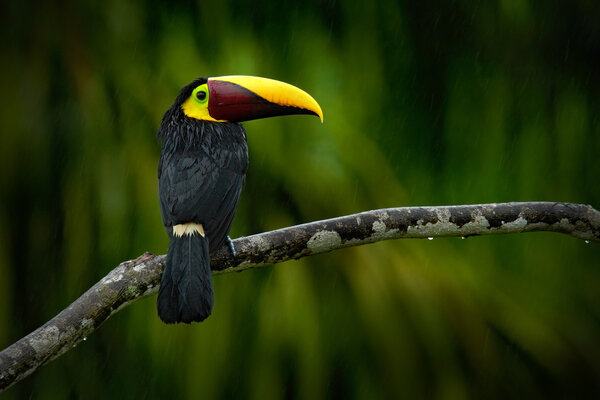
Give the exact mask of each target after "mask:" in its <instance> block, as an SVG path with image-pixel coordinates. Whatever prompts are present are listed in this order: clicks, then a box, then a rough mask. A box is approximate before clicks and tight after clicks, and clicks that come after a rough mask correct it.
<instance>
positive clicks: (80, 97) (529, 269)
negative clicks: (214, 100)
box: [0, 0, 600, 399]
mask: <svg viewBox="0 0 600 400" xmlns="http://www.w3.org/2000/svg"><path fill="white" fill-rule="evenodd" d="M599 4H600V3H598V2H597V1H594V0H590V1H585V0H575V1H566V0H565V1H544V0H498V1H485V2H480V1H467V0H456V1H441V0H436V1H434V0H428V1H422V2H418V1H378V2H373V1H364V2H352V1H350V2H341V1H335V0H310V1H309V0H306V1H303V2H291V1H285V0H284V1H279V2H270V3H268V4H265V3H264V2H256V1H248V0H245V1H223V0H220V1H198V2H194V1H187V2H183V3H179V4H178V5H173V4H170V3H163V2H158V1H120V0H107V1H84V2H78V1H74V0H73V1H63V2H56V1H36V2H34V1H32V0H29V1H19V2H17V1H12V2H3V3H2V5H1V6H0V7H1V8H0V15H1V17H0V18H1V21H0V22H1V24H0V33H1V35H0V40H1V42H2V56H1V58H0V82H1V87H2V89H3V93H4V95H3V96H2V100H1V103H0V105H1V106H0V126H1V128H0V135H1V140H0V190H1V195H0V225H1V226H2V229H0V348H4V347H6V346H8V345H9V344H11V343H12V342H14V341H16V340H17V339H19V338H21V337H22V336H24V335H25V334H27V333H28V332H30V331H31V330H33V329H35V328H37V327H38V326H40V325H42V324H43V323H45V322H46V321H47V320H48V319H50V318H51V317H53V316H54V315H56V314H57V313H58V312H59V311H60V310H62V309H63V308H65V307H66V306H67V305H68V304H70V302H72V301H73V300H74V299H76V298H77V297H78V296H79V295H80V294H81V293H83V292H84V291H85V290H86V289H87V288H89V287H90V286H91V285H92V284H94V283H95V282H97V281H98V280H99V279H100V278H101V277H103V276H104V275H105V274H106V273H107V272H108V271H110V270H111V269H112V268H114V267H115V266H116V265H117V264H118V263H119V262H121V261H124V260H127V259H132V258H135V257H137V256H139V255H140V254H141V253H142V252H144V251H151V252H154V253H157V254H163V253H164V252H165V251H166V248H167V237H166V234H165V232H164V230H163V226H162V223H161V219H160V212H159V206H158V200H157V179H156V170H157V161H158V154H159V143H157V141H156V139H155V133H156V130H157V128H158V125H159V122H160V119H161V117H162V114H163V113H164V111H165V110H166V109H167V108H168V107H169V106H170V105H171V103H172V101H173V100H174V98H175V96H176V95H177V93H178V90H179V88H180V87H182V86H183V85H185V84H187V83H188V82H189V81H191V80H192V79H194V78H196V77H197V76H218V75H226V74H250V75H259V76H265V77H271V78H276V79H280V80H283V81H286V82H289V83H292V84H295V85H297V86H300V87H302V88H303V89H305V90H306V91H308V92H309V93H311V94H312V95H313V96H314V97H315V98H316V99H317V100H318V101H319V103H320V104H321V106H322V108H323V110H324V113H325V123H324V124H320V123H319V122H318V120H317V119H315V118H308V117H302V116H293V117H286V118H275V119H268V120H262V121H254V122H249V123H246V124H245V127H246V130H247V132H248V142H249V147H250V170H249V173H248V180H247V184H246V188H245V190H244V192H243V195H242V199H241V204H240V208H239V211H238V213H237V216H236V218H235V221H234V226H233V229H232V237H236V236H242V235H248V234H253V233H258V232H262V231H267V230H272V229H276V228H280V227H285V226H289V225H293V224H297V223H302V222H308V221H313V220H318V219H322V218H329V217H334V216H339V215H344V214H350V213H355V212H360V211H364V210H369V209H375V208H383V207H393V206H411V205H446V204H469V203H483V202H505V201H527V200H547V201H568V202H577V203H587V204H592V205H593V206H595V207H596V208H598V207H600V184H599V179H598V177H599V176H600V161H599V155H600V123H599V115H600V112H599V111H600V29H599V24H598V21H600V6H599ZM599 260H600V247H599V246H598V245H597V244H585V243H584V242H583V241H580V240H576V239H573V238H570V237H568V236H564V235H558V234H550V233H548V234H546V233H535V234H522V235H512V236H491V237H473V238H469V239H467V240H460V239H454V238H451V239H436V240H433V241H428V240H398V241H392V242H384V243H376V244H372V245H368V246H363V247H359V248H353V249H346V250H341V251H336V252H334V253H330V254H326V255H320V256H314V257H309V258H305V259H302V260H300V261H291V262H287V263H284V264H279V265H276V266H267V267H265V268H261V269H257V270H252V271H248V272H244V273H241V274H227V275H221V276H218V277H216V278H215V292H216V306H215V309H214V313H213V316H212V317H211V318H209V319H208V320H207V321H206V322H204V323H202V324H195V325H192V326H166V325H163V324H162V323H161V322H160V321H159V319H158V318H157V316H156V311H155V301H156V297H155V296H153V297H151V298H148V299H145V300H142V301H138V302H137V303H135V304H134V305H133V306H131V307H129V308H126V309H124V310H122V311H121V312H119V313H118V314H117V315H115V316H113V317H112V318H111V319H110V320H108V321H107V322H106V323H105V324H104V325H103V326H102V327H101V328H100V329H99V330H98V331H96V332H95V333H94V334H93V335H91V336H90V337H89V338H88V339H87V340H86V341H85V342H82V343H81V344H80V345H79V346H78V347H77V348H75V349H73V350H72V351H69V352H68V353H67V354H65V355H63V356H62V357H60V358H59V359H57V360H56V361H54V362H52V363H50V364H48V365H47V366H45V367H43V368H42V369H41V370H39V371H38V372H36V373H34V374H33V375H32V376H30V377H28V378H26V379H25V380H24V381H22V382H21V383H18V384H17V385H15V386H14V387H13V388H11V389H9V390H8V391H7V392H6V393H5V394H4V396H5V397H3V398H6V399H11V398H13V399H16V398H34V399H37V398H44V399H66V398H72V399H75V398H86V399H93V398H115V399H116V398H119V399H129V398H132V399H134V398H135V399H140V398H183V399H195V398H252V399H279V398H299V399H319V398H344V399H346V398H361V399H372V398H432V399H461V398H488V399H493V398H537V397H546V398H554V397H565V398H573V397H579V398H581V397H582V396H584V395H587V396H590V397H588V398H593V397H594V395H595V396H600V383H599V382H600V268H599V267H600V261H599Z"/></svg>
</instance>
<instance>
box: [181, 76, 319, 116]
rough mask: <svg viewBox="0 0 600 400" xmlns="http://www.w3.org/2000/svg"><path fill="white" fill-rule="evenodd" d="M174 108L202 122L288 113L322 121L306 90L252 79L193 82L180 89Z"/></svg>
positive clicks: (239, 78)
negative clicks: (305, 115)
mask: <svg viewBox="0 0 600 400" xmlns="http://www.w3.org/2000/svg"><path fill="white" fill-rule="evenodd" d="M173 107H179V108H180V109H181V111H183V113H184V114H185V116H187V117H189V118H194V119H196V120H203V121H215V122H242V121H249V120H252V119H259V118H267V117H275V116H278V115H290V114H312V115H316V116H318V117H319V118H320V119H321V121H323V112H322V111H321V107H320V106H319V104H318V103H317V102H316V101H315V99H313V98H312V97H311V96H310V95H309V94H308V93H306V92H305V91H303V90H301V89H298V88H297V87H295V86H292V85H290V84H287V83H284V82H280V81H276V80H273V79H267V78H259V77H255V76H243V75H232V76H221V77H217V78H199V79H196V80H195V81H194V82H192V83H190V84H189V85H187V86H185V87H184V88H183V89H182V90H181V92H180V94H179V96H178V97H177V99H176V100H175V104H173ZM178 111H179V110H178Z"/></svg>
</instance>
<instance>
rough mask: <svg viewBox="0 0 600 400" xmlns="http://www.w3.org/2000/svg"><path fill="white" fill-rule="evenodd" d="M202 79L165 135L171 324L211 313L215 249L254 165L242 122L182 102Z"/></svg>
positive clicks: (162, 165)
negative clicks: (191, 229)
mask: <svg viewBox="0 0 600 400" xmlns="http://www.w3.org/2000/svg"><path fill="white" fill-rule="evenodd" d="M203 83H206V79H198V80H196V81H194V82H192V83H190V84H189V85H187V86H186V87H184V88H183V89H182V90H181V92H180V94H179V96H178V97H177V98H176V100H175V102H174V103H173V105H172V106H171V108H170V109H169V110H168V111H167V112H166V113H165V115H164V117H163V120H162V123H161V126H160V129H159V131H158V134H157V136H158V138H159V139H160V140H162V149H161V155H160V162H159V167H158V179H159V196H160V206H161V212H162V219H163V223H164V225H165V227H166V229H167V233H168V234H169V238H170V244H169V251H168V256H167V260H166V264H165V270H164V273H163V277H162V281H161V286H160V291H159V295H158V302H157V307H158V313H159V316H160V318H161V319H162V320H163V321H164V322H167V323H174V322H188V323H189V322H192V321H202V320H204V319H205V318H206V317H208V316H209V315H210V313H211V311H212V305H213V302H214V301H213V290H212V279H211V271H210V264H209V263H210V258H209V253H210V252H212V251H214V250H216V249H217V248H219V247H220V246H221V245H222V244H223V242H224V241H225V239H226V237H227V234H228V232H229V229H230V227H231V223H232V221H233V216H234V214H235V210H236V208H237V204H238V200H239V197H240V193H241V190H242V186H243V185H244V180H245V176H246V170H247V169H248V146H247V143H246V133H245V131H244V128H243V127H242V125H241V124H239V123H234V122H215V121H208V120H198V119H195V118H190V117H188V116H187V115H185V113H184V112H183V110H182V108H181V106H182V104H183V102H184V101H185V100H186V99H187V98H188V97H189V96H190V95H191V93H192V91H193V90H194V88H196V87H197V86H199V85H201V84H203ZM187 223H196V224H202V226H203V228H204V232H205V236H204V237H202V236H201V235H200V233H195V234H193V235H184V236H182V237H177V236H175V235H174V233H173V227H174V226H175V225H178V224H187Z"/></svg>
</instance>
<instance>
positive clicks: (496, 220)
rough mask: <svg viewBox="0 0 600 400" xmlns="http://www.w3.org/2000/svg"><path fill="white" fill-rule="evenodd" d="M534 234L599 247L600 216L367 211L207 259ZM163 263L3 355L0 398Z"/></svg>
mask: <svg viewBox="0 0 600 400" xmlns="http://www.w3.org/2000/svg"><path fill="white" fill-rule="evenodd" d="M532 231H550V232H559V233H564V234H568V235H571V236H573V237H576V238H579V239H583V240H585V241H586V242H591V241H593V242H600V212H598V211H597V210H595V209H594V208H592V207H591V206H588V205H582V204H572V203H551V202H528V203H499V204H478V205H464V206H437V207H400V208H388V209H382V210H374V211H366V212H362V213H359V214H353V215H347V216H343V217H339V218H332V219H328V220H323V221H317V222H311V223H307V224H303V225H297V226H292V227H288V228H284V229H278V230H275V231H270V232H265V233H261V234H257V235H252V236H247V237H242V238H238V239H236V240H234V241H233V244H234V246H235V249H236V255H235V256H233V255H232V253H231V251H230V250H229V248H228V247H227V246H223V247H222V248H221V249H219V250H218V251H217V252H216V253H215V254H213V255H212V256H211V268H212V270H213V273H214V274H218V273H226V272H235V271H240V270H244V269H248V268H253V267H258V266H260V265H264V264H275V263H279V262H283V261H287V260H290V259H298V258H301V257H305V256H309V255H312V254H319V253H324V252H328V251H332V250H336V249H340V248H344V247H351V246H358V245H362V244H366V243H373V242H377V241H381V240H388V239H400V238H434V237H435V238H438V237H447V236H461V237H469V236H477V235H494V234H507V233H521V232H532ZM164 261H165V256H164V255H160V256H155V255H153V254H150V253H145V254H143V255H141V256H140V257H138V258H137V259H135V260H130V261H125V262H122V263H121V264H119V265H118V266H117V267H116V268H115V269H113V270H112V271H111V272H110V273H109V274H108V275H106V276H105V277H104V278H103V279H102V280H101V281H100V282H98V283H96V284H95V285H94V286H93V287H92V288H90V289H89V290H88V291H87V292H85V293H84V294H83V295H82V296H81V297H79V298H78V299H77V300H75V301H74V302H73V303H72V304H71V305H70V306H69V307H67V308H66V309H65V310H63V311H61V312H60V313H59V314H58V315H57V316H56V317H54V318H53V319H51V320H50V321H48V322H47V323H46V324H45V325H43V326H42V327H40V328H38V329H37V330H35V331H33V332H32V333H30V334H29V335H27V336H25V337H24V338H22V339H20V340H19V341H17V342H16V343H14V344H12V345H11V346H9V347H8V348H6V349H4V350H3V351H2V352H0V392H1V391H2V390H4V389H6V388H8V387H10V386H11V385H13V384H14V383H16V382H18V381H20V380H21V379H23V378H25V377H26V376H27V375H29V374H31V373H32V372H34V371H35V370H36V369H38V368H39V367H41V366H42V365H44V364H46V363H47V362H49V361H51V360H53V359H55V358H56V357H58V356H60V355H61V354H63V353H65V352H66V351H68V350H70V349H72V348H73V347H75V346H77V344H78V343H79V342H80V341H82V340H85V339H86V337H87V336H88V335H89V334H91V333H92V332H93V331H94V330H95V329H96V328H98V327H99V326H100V325H101V324H102V323H103V322H104V321H106V319H108V318H109V317H110V316H111V315H112V314H114V313H115V312H117V311H118V310H120V309H121V308H123V307H124V306H126V305H129V304H131V303H132V302H134V301H136V300H137V299H139V298H142V297H146V296H149V295H152V294H154V293H156V292H157V290H158V286H159V284H160V278H161V274H162V270H163V267H164Z"/></svg>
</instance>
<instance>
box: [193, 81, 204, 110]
mask: <svg viewBox="0 0 600 400" xmlns="http://www.w3.org/2000/svg"><path fill="white" fill-rule="evenodd" d="M192 96H194V97H195V98H196V101H197V102H198V103H200V105H202V106H206V103H207V102H208V85H207V84H206V83H205V84H204V85H200V86H198V87H197V88H196V89H194V91H193V92H192Z"/></svg>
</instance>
